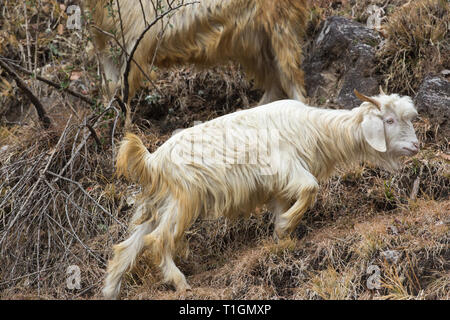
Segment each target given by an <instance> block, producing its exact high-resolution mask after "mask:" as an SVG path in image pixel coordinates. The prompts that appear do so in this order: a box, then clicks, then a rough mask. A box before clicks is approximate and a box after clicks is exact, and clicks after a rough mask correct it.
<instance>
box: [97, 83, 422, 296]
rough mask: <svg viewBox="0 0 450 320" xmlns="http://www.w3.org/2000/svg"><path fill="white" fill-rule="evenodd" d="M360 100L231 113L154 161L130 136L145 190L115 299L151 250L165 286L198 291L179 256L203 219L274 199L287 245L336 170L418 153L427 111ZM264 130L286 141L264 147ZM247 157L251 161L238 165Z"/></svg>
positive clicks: (126, 155) (179, 138)
mask: <svg viewBox="0 0 450 320" xmlns="http://www.w3.org/2000/svg"><path fill="white" fill-rule="evenodd" d="M355 93H356V94H357V96H358V97H359V98H360V99H362V100H363V101H365V102H364V103H362V105H361V106H360V107H358V108H355V109H353V110H325V109H319V108H314V107H309V106H306V105H305V104H303V103H302V102H299V101H294V100H281V101H277V102H273V103H271V104H268V105H264V106H260V107H256V108H253V109H248V110H244V111H239V112H235V113H232V114H228V115H225V116H222V117H220V118H217V119H214V120H212V121H208V122H206V123H203V124H200V125H197V126H195V127H192V128H189V129H186V130H184V131H182V132H179V133H177V134H176V135H174V136H173V137H171V138H170V139H169V140H167V141H166V142H165V143H164V144H163V145H162V146H161V147H159V148H158V149H157V150H156V151H155V152H154V153H149V152H148V150H147V149H146V148H145V147H144V145H143V144H142V142H141V140H140V139H139V138H138V137H137V136H135V135H133V134H127V135H126V137H125V139H124V141H123V142H122V144H121V146H120V150H119V153H118V159H117V170H118V173H119V175H120V174H124V175H125V176H127V177H129V178H131V179H133V180H136V181H137V182H139V183H140V184H141V185H142V187H143V191H142V195H141V197H140V198H139V201H138V203H137V209H136V212H135V214H134V216H133V218H132V221H131V228H130V229H131V232H132V235H131V236H130V237H129V238H128V239H127V240H125V241H123V242H122V243H120V244H118V245H116V246H115V247H114V258H113V259H112V261H110V263H109V266H108V275H107V278H106V283H105V287H104V289H103V294H104V295H105V297H107V298H115V297H117V296H118V294H119V290H120V282H121V277H122V275H123V273H124V272H126V271H127V270H128V268H129V267H130V266H131V265H132V264H133V263H134V261H135V259H136V257H137V255H138V254H139V253H140V252H141V250H142V249H143V248H149V249H151V250H152V253H153V254H154V255H155V258H156V259H157V261H158V262H159V264H160V267H161V269H162V272H163V274H164V277H165V281H167V282H170V283H173V284H174V285H175V287H176V288H177V289H178V290H184V289H188V288H189V285H188V284H187V282H186V279H185V276H184V275H183V273H181V271H180V270H179V269H178V268H177V266H176V265H175V263H174V261H173V255H174V253H175V251H176V247H177V243H178V242H179V240H180V239H181V237H182V236H183V233H184V232H185V231H186V229H187V228H189V226H190V225H191V224H192V223H193V222H194V221H195V219H196V218H197V217H199V216H200V215H202V216H206V215H208V216H211V215H212V216H215V217H217V216H219V215H224V216H226V217H235V216H238V215H241V214H247V215H248V214H249V213H250V212H251V211H252V209H254V207H255V206H257V205H262V204H264V203H266V202H268V201H269V204H270V206H271V209H272V211H273V213H274V215H275V234H276V236H277V237H282V236H284V235H285V234H287V233H289V232H291V231H292V230H293V229H294V228H295V227H296V226H297V224H298V223H299V221H300V219H301V218H302V216H303V214H304V213H305V211H306V210H307V209H308V208H309V207H310V206H311V205H312V204H313V203H314V201H315V196H316V193H317V190H318V181H320V180H324V179H327V178H328V177H330V175H331V174H332V173H333V170H334V169H335V167H336V165H338V164H343V165H350V164H351V163H354V162H358V161H361V160H369V161H372V162H374V163H375V164H378V165H381V166H383V167H385V168H387V169H396V168H398V167H399V166H400V158H401V156H410V155H414V154H416V153H417V152H418V148H419V142H418V140H417V137H416V134H415V131H414V128H413V125H412V122H411V121H412V119H413V118H414V117H415V116H417V112H416V109H415V107H414V105H413V103H412V101H411V99H410V98H409V97H400V96H398V95H396V94H393V95H385V94H380V95H378V96H375V97H366V96H364V95H361V94H359V93H357V92H356V91H355ZM259 128H267V130H268V131H270V132H271V131H273V132H276V133H277V136H276V139H274V138H273V137H270V138H269V139H260V138H261V135H259V131H258V129H259ZM255 134H257V135H255ZM224 136H225V137H226V141H224ZM236 146H241V148H240V150H241V151H236V150H237V149H236ZM242 146H244V148H242ZM256 149H259V150H262V151H263V153H264V154H266V155H268V157H269V158H268V160H269V163H270V165H271V166H272V168H271V169H272V171H271V172H267V171H265V170H261V168H262V167H265V166H267V163H268V162H267V161H265V160H267V159H263V158H264V157H260V156H259V155H258V157H253V155H254V152H256V151H255V150H256ZM242 150H243V151H242ZM237 157H239V158H240V159H241V160H242V159H244V160H245V161H240V162H239V161H235V160H236V159H237ZM250 158H253V161H250V160H249V159H250ZM180 159H181V160H180ZM217 160H219V161H217Z"/></svg>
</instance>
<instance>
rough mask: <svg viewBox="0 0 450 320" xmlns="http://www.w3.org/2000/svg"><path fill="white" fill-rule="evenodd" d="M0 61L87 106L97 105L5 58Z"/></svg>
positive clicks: (79, 94)
mask: <svg viewBox="0 0 450 320" xmlns="http://www.w3.org/2000/svg"><path fill="white" fill-rule="evenodd" d="M0 60H2V61H3V62H5V63H8V65H9V66H13V67H14V68H16V69H17V70H18V71H20V72H22V73H24V74H26V75H29V76H32V77H34V78H36V79H37V80H39V81H41V82H44V83H46V84H48V85H49V86H52V87H54V88H56V89H58V90H60V91H63V92H66V93H68V94H70V95H72V96H74V97H76V98H78V99H80V100H82V101H84V102H86V103H87V104H89V105H91V106H92V105H95V101H94V100H92V99H90V98H88V97H86V96H84V95H82V94H81V93H78V92H75V91H73V90H71V89H69V88H67V87H63V86H62V85H60V84H59V83H56V82H54V81H51V80H49V79H46V78H44V77H41V76H38V75H37V74H35V73H34V72H31V71H29V70H27V69H25V68H23V67H21V66H19V65H17V64H15V63H12V62H11V61H8V60H9V59H6V58H5V57H2V56H0Z"/></svg>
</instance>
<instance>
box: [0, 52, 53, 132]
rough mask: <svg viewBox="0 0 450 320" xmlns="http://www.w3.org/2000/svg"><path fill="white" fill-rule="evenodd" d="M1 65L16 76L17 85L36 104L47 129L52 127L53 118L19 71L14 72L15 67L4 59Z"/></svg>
mask: <svg viewBox="0 0 450 320" xmlns="http://www.w3.org/2000/svg"><path fill="white" fill-rule="evenodd" d="M0 66H1V67H2V68H3V69H4V70H5V71H6V72H7V73H8V74H9V75H10V76H11V77H13V78H14V80H15V81H16V83H17V86H18V87H19V89H21V90H22V92H23V93H24V94H25V96H26V97H27V98H28V99H29V100H30V101H31V103H32V104H33V105H34V107H35V108H36V112H37V114H38V117H39V120H40V121H41V122H42V124H43V125H44V128H45V129H48V128H50V126H51V124H52V123H51V120H50V118H49V117H48V116H47V113H46V112H45V109H44V106H43V105H42V103H41V102H40V101H39V99H38V98H37V97H36V96H35V95H34V94H33V92H31V90H30V89H28V87H27V85H26V84H25V82H23V80H22V79H21V78H20V77H19V75H18V74H17V73H15V72H14V70H13V69H11V68H10V66H9V65H8V64H7V63H5V62H4V61H3V60H0Z"/></svg>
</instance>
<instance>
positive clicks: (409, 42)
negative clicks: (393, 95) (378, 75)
mask: <svg viewBox="0 0 450 320" xmlns="http://www.w3.org/2000/svg"><path fill="white" fill-rule="evenodd" d="M449 25H450V4H449V2H448V1H446V0H419V1H410V2H408V3H407V4H405V5H403V6H401V7H400V8H398V9H396V10H395V11H394V13H393V14H392V15H391V16H390V17H389V18H388V20H387V22H386V24H385V25H384V26H383V27H384V34H385V36H386V44H385V45H384V47H383V50H382V51H381V52H380V53H379V59H380V64H381V65H380V69H381V72H382V73H383V74H385V75H386V77H385V84H386V86H387V87H389V88H390V90H392V91H393V92H399V93H403V94H413V93H415V92H416V90H417V89H418V87H419V86H420V84H421V82H422V80H423V79H424V77H425V76H426V75H427V74H429V73H439V72H440V71H442V70H443V69H449V68H450V55H449V52H450V32H449V29H448V26H449Z"/></svg>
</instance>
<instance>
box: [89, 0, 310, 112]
mask: <svg viewBox="0 0 450 320" xmlns="http://www.w3.org/2000/svg"><path fill="white" fill-rule="evenodd" d="M153 2H154V3H155V6H153V5H152V3H153ZM186 2H187V1H186ZM117 3H119V6H120V17H119V14H118V8H117ZM139 3H141V5H142V7H141V5H140V4H139ZM87 4H88V7H89V8H90V10H91V14H92V20H93V23H94V24H96V25H97V27H98V28H99V29H101V30H104V31H106V32H110V33H114V34H115V35H116V37H117V39H118V40H119V41H120V42H124V43H125V48H126V50H127V51H128V52H130V51H131V49H132V48H133V46H134V44H135V42H136V40H137V38H138V37H139V36H140V35H141V33H142V31H143V30H144V29H145V27H146V22H145V20H144V15H145V17H146V19H147V23H149V22H151V21H153V19H154V18H155V17H156V16H157V13H156V12H155V8H157V7H158V4H160V5H164V2H163V1H160V0H158V1H156V0H155V1H141V2H138V1H129V0H118V1H109V0H87ZM164 10H165V9H163V10H162V11H164ZM114 12H115V13H114ZM143 12H144V13H143ZM112 13H113V14H112ZM158 14H161V11H158ZM307 16H308V10H307V0H277V1H273V0H227V1H224V0H202V1H199V2H198V3H194V4H190V5H187V6H185V7H182V8H180V9H178V10H176V11H174V14H173V16H172V17H171V18H170V19H169V18H164V20H163V21H164V23H157V24H156V25H155V26H153V27H152V28H151V29H150V31H149V32H147V34H146V35H145V37H144V38H143V39H142V41H141V42H140V44H139V46H138V49H137V51H136V53H135V55H134V60H135V61H136V62H137V63H138V64H139V65H140V66H142V67H144V70H145V67H148V66H150V65H152V63H154V65H155V66H158V67H170V66H174V65H180V64H188V63H192V64H194V65H196V66H198V67H210V66H214V65H218V64H224V63H227V62H228V61H234V62H238V63H240V64H241V65H242V67H243V68H244V70H245V72H246V73H247V75H248V76H250V77H252V78H254V79H255V83H256V85H257V86H259V87H261V88H263V89H264V90H265V94H264V96H263V98H262V99H261V101H260V104H264V103H268V102H271V101H275V100H278V99H282V98H286V97H289V98H291V99H296V100H301V101H304V95H305V90H304V79H303V71H302V69H301V67H300V65H301V55H302V50H301V38H302V37H303V35H304V33H305V29H306V21H307ZM168 19H169V20H168ZM121 24H122V26H121ZM121 27H122V28H123V34H122V32H121ZM92 30H93V35H94V42H95V45H96V46H97V47H98V49H99V50H100V52H101V60H102V62H103V65H104V67H105V73H106V77H107V79H108V81H111V85H113V86H117V85H118V84H119V81H120V78H121V76H122V75H123V73H124V68H125V60H126V57H124V56H123V55H122V56H121V57H120V58H119V62H117V57H116V58H115V57H113V56H112V55H111V52H110V50H109V48H108V41H110V40H112V39H110V37H109V36H108V35H107V34H105V33H104V32H101V31H99V30H98V29H95V28H93V29H92ZM162 31H163V32H162ZM142 77H143V76H142V73H141V71H140V70H139V69H138V68H136V66H135V65H134V64H133V65H132V68H131V70H130V74H129V84H130V94H129V97H132V96H133V94H134V93H135V91H136V89H137V88H138V87H139V86H140V83H141V80H142Z"/></svg>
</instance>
